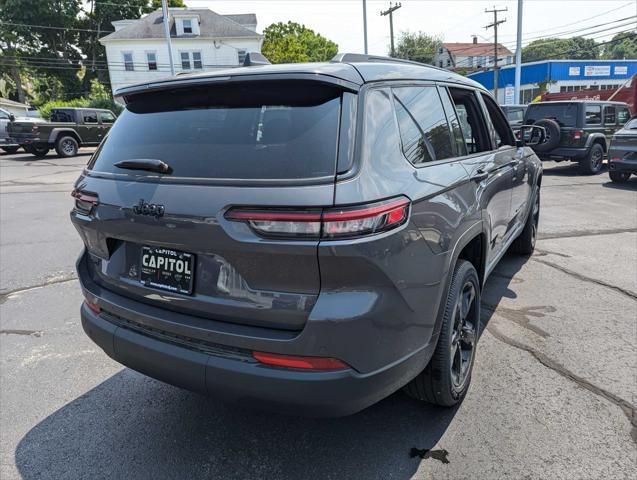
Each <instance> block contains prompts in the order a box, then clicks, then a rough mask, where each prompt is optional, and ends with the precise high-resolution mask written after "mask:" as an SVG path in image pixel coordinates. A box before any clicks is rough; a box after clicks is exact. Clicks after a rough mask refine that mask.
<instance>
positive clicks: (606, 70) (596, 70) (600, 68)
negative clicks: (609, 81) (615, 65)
mask: <svg viewBox="0 0 637 480" xmlns="http://www.w3.org/2000/svg"><path fill="white" fill-rule="evenodd" d="M608 75H610V65H586V66H585V67H584V76H585V77H606V76H608Z"/></svg>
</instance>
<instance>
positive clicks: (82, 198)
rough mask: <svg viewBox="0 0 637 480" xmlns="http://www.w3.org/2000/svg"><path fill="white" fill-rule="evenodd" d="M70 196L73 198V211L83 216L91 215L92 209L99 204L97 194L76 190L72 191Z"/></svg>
mask: <svg viewBox="0 0 637 480" xmlns="http://www.w3.org/2000/svg"><path fill="white" fill-rule="evenodd" d="M71 196H72V197H73V198H75V210H77V211H78V212H80V213H83V214H85V215H88V214H89V213H91V210H93V207H94V206H95V205H97V203H98V202H99V199H98V197H97V194H95V193H91V192H84V191H82V190H78V189H75V190H73V191H72V192H71Z"/></svg>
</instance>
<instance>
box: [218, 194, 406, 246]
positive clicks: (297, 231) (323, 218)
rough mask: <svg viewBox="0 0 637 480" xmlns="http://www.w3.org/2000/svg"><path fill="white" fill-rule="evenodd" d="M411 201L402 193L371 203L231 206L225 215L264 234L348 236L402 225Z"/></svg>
mask: <svg viewBox="0 0 637 480" xmlns="http://www.w3.org/2000/svg"><path fill="white" fill-rule="evenodd" d="M409 203H410V202H409V200H408V199H407V198H405V197H400V198H394V199H391V200H384V201H381V202H376V203H372V204H368V205H356V206H350V207H339V208H327V209H324V210H317V209H309V210H290V209H285V210H283V209H280V210H279V209H267V210H266V209H263V210H261V209H246V208H232V209H230V210H229V211H228V212H227V213H226V215H225V217H226V219H228V220H232V221H238V222H247V223H248V224H249V225H250V227H251V228H252V229H253V230H255V231H256V232H257V233H259V234H260V235H263V236H265V237H287V238H290V237H291V238H301V239H302V238H306V239H307V238H314V239H318V238H345V237H356V236H362V235H370V234H373V233H378V232H382V231H386V230H391V229H392V228H396V227H399V226H400V225H402V224H403V223H405V221H406V220H407V214H408V212H409Z"/></svg>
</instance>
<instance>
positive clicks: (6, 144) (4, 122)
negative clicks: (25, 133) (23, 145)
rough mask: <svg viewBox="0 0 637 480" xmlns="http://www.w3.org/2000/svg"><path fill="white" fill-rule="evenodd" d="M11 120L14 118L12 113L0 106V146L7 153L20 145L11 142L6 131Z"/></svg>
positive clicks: (15, 149)
mask: <svg viewBox="0 0 637 480" xmlns="http://www.w3.org/2000/svg"><path fill="white" fill-rule="evenodd" d="M13 120H15V116H14V115H13V113H10V112H8V111H7V110H4V109H3V108H0V148H2V150H4V151H5V152H7V153H15V152H17V151H18V148H20V145H17V144H15V143H13V140H11V139H10V138H9V134H8V133H7V127H8V125H9V123H10V122H12V121H13Z"/></svg>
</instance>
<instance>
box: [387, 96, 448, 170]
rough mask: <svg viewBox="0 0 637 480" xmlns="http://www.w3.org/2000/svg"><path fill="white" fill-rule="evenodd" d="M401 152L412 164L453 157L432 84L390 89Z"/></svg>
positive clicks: (441, 110)
mask: <svg viewBox="0 0 637 480" xmlns="http://www.w3.org/2000/svg"><path fill="white" fill-rule="evenodd" d="M392 92H393V95H394V106H395V108H396V116H397V117H398V128H399V129H400V138H401V141H402V146H403V153H404V154H405V156H406V157H407V160H409V161H410V162H411V163H413V164H414V165H418V164H421V163H426V162H432V161H435V160H442V159H445V158H450V157H453V156H454V154H453V150H452V147H451V136H450V131H449V125H448V124H447V118H446V117H445V112H444V110H443V109H442V104H441V102H440V97H439V96H438V90H437V89H436V87H403V88H394V89H392Z"/></svg>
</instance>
